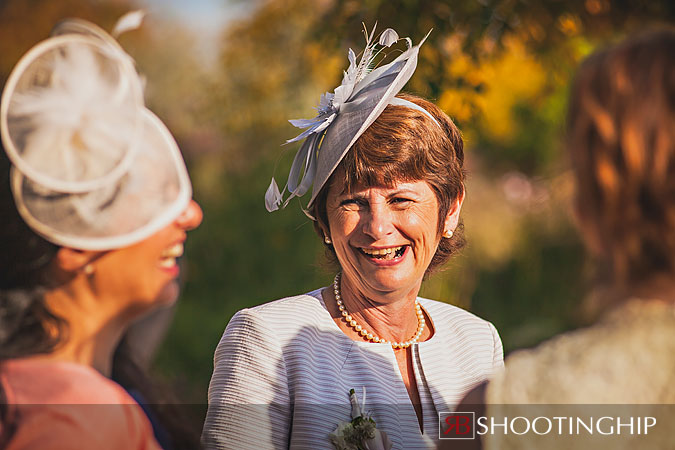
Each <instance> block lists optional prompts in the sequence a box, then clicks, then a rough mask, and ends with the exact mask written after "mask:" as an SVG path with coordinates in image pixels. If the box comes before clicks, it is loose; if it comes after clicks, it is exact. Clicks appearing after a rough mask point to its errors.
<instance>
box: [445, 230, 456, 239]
mask: <svg viewBox="0 0 675 450" xmlns="http://www.w3.org/2000/svg"><path fill="white" fill-rule="evenodd" d="M453 234H454V233H453V232H452V230H445V232H444V233H443V237H444V238H446V239H450V238H451V237H452V235H453Z"/></svg>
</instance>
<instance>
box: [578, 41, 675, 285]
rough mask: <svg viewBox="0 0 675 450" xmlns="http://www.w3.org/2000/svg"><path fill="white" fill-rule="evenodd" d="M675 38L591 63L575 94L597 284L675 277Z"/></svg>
mask: <svg viewBox="0 0 675 450" xmlns="http://www.w3.org/2000/svg"><path fill="white" fill-rule="evenodd" d="M673 55H675V31H673V30H661V31H656V32H650V33H648V34H645V35H642V36H638V37H637V38H633V39H629V40H626V41H624V42H623V43H621V44H619V45H617V46H615V47H613V48H610V49H608V50H605V51H602V52H599V53H596V54H594V55H593V56H591V57H590V58H588V59H587V60H586V61H585V62H584V63H583V65H582V66H581V68H580V70H579V72H578V74H577V77H576V80H575V83H574V86H573V90H572V93H571V100H570V107H569V115H568V119H567V121H568V140H567V148H568V151H569V154H570V156H571V160H572V165H573V168H574V171H575V177H576V181H577V193H576V208H577V211H578V213H579V221H580V225H581V229H582V232H583V235H584V238H585V239H586V242H587V244H588V245H589V247H590V248H591V250H592V252H593V253H594V254H595V256H597V257H598V259H599V263H600V270H601V273H600V274H601V275H602V276H603V277H604V278H605V279H604V280H603V281H605V282H608V283H609V284H610V285H615V286H619V287H620V286H628V285H631V284H637V283H641V282H644V281H647V280H648V278H650V277H651V276H653V275H657V274H670V275H672V274H673V273H675V58H673Z"/></svg>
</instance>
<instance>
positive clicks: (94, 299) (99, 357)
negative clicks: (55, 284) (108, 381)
mask: <svg viewBox="0 0 675 450" xmlns="http://www.w3.org/2000/svg"><path fill="white" fill-rule="evenodd" d="M108 300H109V299H108ZM45 301H46V304H47V307H48V308H49V309H50V311H51V312H53V313H54V314H55V315H57V316H58V317H61V318H62V319H64V320H65V321H66V323H67V331H66V333H64V336H63V339H62V341H61V342H60V343H59V345H58V346H57V347H56V348H55V349H54V351H53V352H52V353H50V354H49V355H47V357H48V358H53V359H58V360H62V361H70V362H74V363H78V364H83V365H87V366H91V367H93V368H94V369H96V370H97V371H99V372H100V373H101V374H103V375H105V376H108V377H109V376H110V374H111V372H112V359H113V355H114V353H115V349H116V348H117V345H118V344H119V342H120V340H121V338H122V336H123V334H124V333H125V331H126V329H127V328H128V326H129V324H130V323H131V320H132V318H127V317H125V316H124V315H123V314H121V313H120V311H116V310H115V309H114V308H111V307H110V305H114V304H115V303H116V302H112V301H107V300H104V299H101V298H99V297H98V296H96V295H94V294H93V293H92V292H91V290H90V289H87V288H86V286H83V285H81V283H80V282H79V281H78V280H73V281H72V282H71V283H69V285H68V286H67V287H59V288H56V289H53V290H51V291H49V292H47V293H46V294H45Z"/></svg>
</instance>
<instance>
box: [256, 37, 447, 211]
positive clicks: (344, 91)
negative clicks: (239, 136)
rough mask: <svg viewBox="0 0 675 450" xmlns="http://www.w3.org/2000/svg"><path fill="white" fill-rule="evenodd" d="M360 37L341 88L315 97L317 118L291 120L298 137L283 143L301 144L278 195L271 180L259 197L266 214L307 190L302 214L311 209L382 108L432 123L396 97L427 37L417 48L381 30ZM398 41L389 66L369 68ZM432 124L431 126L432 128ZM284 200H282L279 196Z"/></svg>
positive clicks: (412, 105)
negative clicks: (400, 48)
mask: <svg viewBox="0 0 675 450" xmlns="http://www.w3.org/2000/svg"><path fill="white" fill-rule="evenodd" d="M364 34H365V36H366V48H365V49H364V50H363V53H362V55H361V59H360V60H359V61H358V62H357V58H356V55H355V54H354V51H352V50H351V49H349V67H348V68H347V70H346V71H345V72H344V76H343V78H342V84H340V86H338V87H337V88H336V89H335V91H334V92H333V93H332V94H331V93H325V94H323V95H322V96H321V100H320V103H319V106H318V107H317V110H318V115H317V116H316V117H315V118H313V119H300V120H291V121H290V122H291V123H292V124H293V125H294V126H296V127H298V128H301V129H304V130H305V131H303V132H302V133H301V134H300V135H298V136H296V137H295V138H293V139H289V140H288V141H286V143H290V142H296V141H300V140H302V139H305V142H303V144H302V146H301V147H300V149H299V150H298V152H297V154H296V155H295V158H294V160H293V164H292V166H291V170H290V173H289V176H288V181H287V183H286V186H285V187H284V190H283V192H280V191H279V187H278V185H277V183H276V181H275V180H274V178H272V182H271V183H270V186H269V188H268V189H267V192H266V194H265V207H266V208H267V210H268V211H270V212H272V211H276V210H277V209H279V208H284V207H286V205H287V204H288V202H289V201H290V200H291V199H292V198H293V197H300V196H302V195H304V194H305V193H306V192H307V191H308V190H309V187H310V186H312V185H313V188H312V197H311V199H310V200H309V203H308V205H307V208H308V209H309V208H311V206H312V204H313V203H314V200H315V199H316V196H317V195H318V193H319V192H320V191H321V188H322V187H323V186H324V184H325V183H326V181H327V180H328V178H329V177H330V176H331V174H332V173H333V171H334V170H335V168H336V167H337V166H338V164H340V161H342V158H344V156H345V155H346V154H347V152H348V151H349V149H350V148H351V147H352V145H354V143H355V142H356V140H357V139H358V138H359V137H360V136H361V135H362V134H363V132H364V131H366V130H367V129H368V127H369V126H370V125H372V124H373V122H375V120H376V119H377V118H378V117H379V116H380V114H382V111H384V109H385V108H386V107H387V105H398V106H405V107H408V108H413V109H416V110H419V111H421V112H422V113H424V114H426V115H427V116H429V117H431V119H432V120H433V121H434V122H436V120H435V119H434V118H433V116H432V115H431V114H430V113H429V112H428V111H426V110H425V109H424V108H422V107H420V106H418V105H416V104H414V103H412V102H409V101H407V100H404V99H400V98H397V97H396V94H398V93H399V91H400V90H401V89H402V88H403V86H404V85H405V84H406V83H407V82H408V80H409V79H410V77H412V75H413V73H414V72H415V68H416V67H417V55H418V53H419V49H420V46H421V45H422V44H423V43H424V41H425V40H426V38H427V36H429V34H427V36H425V37H424V39H422V41H421V42H420V43H419V44H417V45H414V46H413V45H412V41H411V40H410V38H405V39H399V37H398V34H397V33H396V32H395V31H394V30H392V29H391V28H387V29H386V30H384V31H383V32H382V33H380V35H379V36H378V37H377V38H375V28H373V30H372V31H371V32H370V33H368V32H367V30H365V29H364ZM399 40H403V41H405V43H406V46H407V49H406V50H405V51H404V52H403V53H401V54H400V55H399V56H398V57H397V58H396V59H394V60H393V61H392V62H390V63H388V64H386V65H382V66H379V67H374V66H375V64H376V61H377V60H378V56H380V53H381V52H382V50H383V49H385V48H387V47H391V46H392V45H393V44H395V43H396V42H398V41H399ZM436 123H437V122H436ZM286 194H287V195H288V197H287V198H286V199H285V200H284V195H286Z"/></svg>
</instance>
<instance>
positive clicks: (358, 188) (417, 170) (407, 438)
mask: <svg viewBox="0 0 675 450" xmlns="http://www.w3.org/2000/svg"><path fill="white" fill-rule="evenodd" d="M373 35H374V33H370V34H369V35H368V34H367V35H366V36H367V40H368V45H367V48H366V50H365V51H364V52H363V55H364V56H363V57H362V59H361V62H359V63H358V64H357V63H356V58H355V57H354V54H353V52H350V62H351V64H350V67H349V68H348V69H347V71H346V72H345V78H344V79H343V83H342V85H341V86H340V87H338V88H337V89H336V90H335V93H334V94H326V95H324V96H323V97H322V100H321V104H320V106H319V108H318V109H319V116H317V118H315V119H313V120H300V121H292V123H294V124H295V125H297V126H299V127H302V128H307V130H306V131H305V132H303V133H302V134H301V135H300V136H298V138H306V140H305V142H304V144H303V145H302V147H301V148H300V150H299V152H298V156H296V160H295V161H294V164H293V167H292V168H291V175H290V177H289V181H288V183H287V185H286V189H285V190H284V193H285V191H288V193H289V194H290V196H289V198H290V197H293V196H300V195H303V194H304V193H305V192H307V191H308V190H309V185H310V183H311V184H312V185H313V191H312V197H311V199H310V202H309V205H308V211H307V213H308V215H310V216H312V217H313V218H314V219H315V222H314V223H315V228H316V231H317V233H318V234H319V236H320V237H321V239H322V240H323V242H324V243H325V245H326V248H327V249H328V250H329V252H330V254H332V255H333V256H334V259H335V261H336V263H337V265H338V266H339V272H338V274H337V275H336V277H335V279H334V283H333V286H332V287H326V288H319V289H317V290H315V291H313V292H309V293H307V294H303V295H299V296H296V297H290V298H285V299H281V300H277V301H274V302H270V303H267V304H264V305H261V306H258V307H255V308H250V309H246V310H242V311H240V312H238V313H237V314H236V315H235V316H234V317H233V318H232V320H231V321H230V323H229V324H228V326H227V328H226V330H225V333H224V335H223V338H222V339H221V341H220V343H219V345H218V348H217V350H216V355H215V369H214V373H213V377H212V379H211V386H210V389H209V410H208V415H207V420H206V424H205V429H204V441H205V443H206V444H207V446H208V447H210V448H257V449H260V448H265V449H267V448H274V449H279V448H293V449H295V448H311V449H326V448H331V447H334V448H338V449H343V448H371V449H373V448H376V449H389V448H392V446H393V448H402V449H406V450H408V449H421V448H435V446H436V444H437V440H438V436H439V430H438V413H439V412H442V411H452V410H453V408H454V407H455V405H456V404H457V402H458V401H459V400H460V399H461V397H462V396H463V395H464V394H465V393H466V392H467V391H468V390H469V389H470V388H471V387H472V386H474V385H475V384H477V383H479V382H481V381H483V380H485V379H486V378H487V377H489V376H490V375H491V374H492V373H493V372H494V371H495V369H497V368H499V367H500V366H501V364H502V357H503V355H502V347H501V341H500V340H499V336H498V335H497V332H496V330H495V329H494V327H493V326H492V325H491V324H490V323H488V322H486V321H484V320H482V319H480V318H478V317H476V316H474V315H472V314H470V313H468V312H466V311H463V310H461V309H459V308H456V307H454V306H451V305H448V304H445V303H441V302H437V301H433V300H428V299H424V298H420V297H418V293H419V290H420V286H421V284H422V280H423V279H424V277H425V276H427V275H428V274H429V273H431V272H432V271H433V270H434V269H435V268H437V267H439V266H440V265H441V264H443V262H445V261H446V260H447V259H448V258H449V257H450V256H451V255H452V254H453V253H454V252H455V251H456V250H457V249H458V248H460V247H461V246H462V244H463V239H462V233H461V226H460V211H461V207H462V202H463V200H464V171H463V169H462V166H463V159H464V155H463V143H462V138H461V134H460V132H459V130H458V129H457V128H456V127H455V125H454V123H453V122H452V121H451V120H450V118H449V117H448V116H447V115H446V114H444V113H443V112H442V111H441V110H440V109H438V108H437V107H436V106H435V105H433V104H432V103H430V102H428V101H426V100H423V99H421V98H419V97H415V96H411V95H398V96H396V94H397V93H398V91H399V90H400V89H401V88H402V87H403V85H404V84H405V83H406V81H407V80H408V79H409V78H410V77H411V76H412V73H413V71H414V69H415V65H416V61H417V52H418V49H419V45H418V46H412V45H410V44H409V45H408V49H407V50H406V51H404V52H403V53H402V54H401V55H400V56H399V57H398V58H396V59H395V60H394V61H392V62H391V63H389V64H386V65H382V66H379V67H377V68H375V69H373V70H371V69H370V68H372V67H374V66H375V64H373V61H372V58H374V56H373V55H376V54H379V53H380V52H381V51H382V50H383V49H384V48H386V47H388V46H389V45H391V44H392V42H391V41H392V40H393V41H396V39H397V38H398V36H397V35H396V33H395V32H393V30H391V29H389V30H385V31H384V32H383V33H382V35H381V37H380V40H379V45H378V44H376V43H375V42H374V41H373ZM407 42H408V43H409V41H407ZM298 138H296V139H295V140H297V139H298ZM302 164H304V172H303V175H302V177H301V176H300V173H301V165H302ZM287 202H288V199H287V200H284V199H283V195H282V193H280V192H279V190H278V188H277V185H276V182H274V181H273V182H272V184H271V185H270V189H269V190H268V192H267V195H266V206H267V208H268V209H269V210H275V209H278V208H279V207H283V206H284V205H285V204H286V203H287ZM351 390H354V393H353V394H351V395H350V391H351ZM364 393H367V397H368V399H369V405H370V407H371V408H372V409H371V410H370V411H369V412H368V413H367V414H366V417H370V418H371V419H373V420H374V422H375V424H376V426H377V429H378V433H375V432H368V433H365V434H364V435H362V436H360V437H359V436H358V433H352V432H350V431H346V430H350V429H352V428H349V425H345V423H347V424H349V417H350V409H351V411H352V417H353V418H354V419H355V421H352V422H351V426H352V427H353V428H354V429H356V428H359V426H360V425H358V424H359V423H362V422H359V420H357V419H356V418H357V417H359V415H360V414H359V413H358V411H361V410H363V407H359V408H355V407H353V404H354V403H358V402H357V400H355V396H356V395H357V394H358V395H364ZM363 400H364V401H365V399H363ZM350 402H351V406H352V407H350ZM355 410H356V411H357V412H356V413H354V411H355ZM366 411H368V408H367V409H366ZM368 423H370V422H368ZM338 424H340V425H339V426H338ZM336 427H337V428H336Z"/></svg>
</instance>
